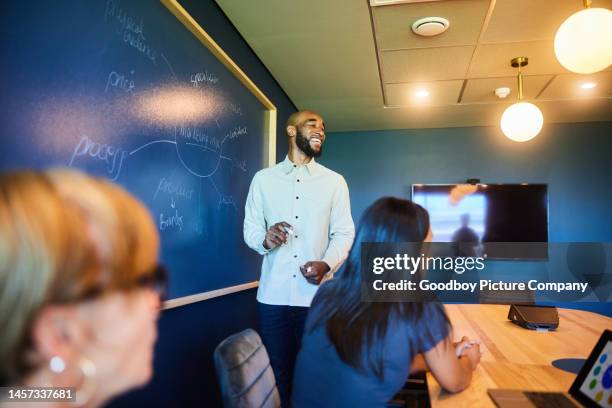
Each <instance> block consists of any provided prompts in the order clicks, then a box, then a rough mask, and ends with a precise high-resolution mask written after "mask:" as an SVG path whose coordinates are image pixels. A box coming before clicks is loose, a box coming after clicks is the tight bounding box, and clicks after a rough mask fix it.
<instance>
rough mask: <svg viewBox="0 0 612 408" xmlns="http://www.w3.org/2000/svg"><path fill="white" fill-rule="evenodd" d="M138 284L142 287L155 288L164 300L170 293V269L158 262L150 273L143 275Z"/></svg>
mask: <svg viewBox="0 0 612 408" xmlns="http://www.w3.org/2000/svg"><path fill="white" fill-rule="evenodd" d="M136 285H137V286H138V287H140V288H149V289H153V290H154V291H155V293H157V295H158V296H159V300H161V301H164V300H166V297H167V295H168V271H167V270H166V268H165V267H164V266H163V265H160V264H158V265H157V266H156V267H155V268H154V269H153V270H152V271H151V272H150V273H147V274H146V275H143V276H141V277H140V278H139V279H138V280H137V282H136Z"/></svg>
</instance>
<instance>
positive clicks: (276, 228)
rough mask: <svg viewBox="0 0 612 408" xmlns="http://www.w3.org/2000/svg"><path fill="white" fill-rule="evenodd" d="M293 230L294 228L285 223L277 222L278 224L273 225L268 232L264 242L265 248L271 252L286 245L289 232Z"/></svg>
mask: <svg viewBox="0 0 612 408" xmlns="http://www.w3.org/2000/svg"><path fill="white" fill-rule="evenodd" d="M292 229H293V227H292V226H291V225H289V224H288V223H286V222H285V221H281V222H277V223H276V224H274V225H272V226H271V227H270V228H269V229H268V232H266V237H265V238H264V242H263V246H264V248H266V249H267V250H271V249H274V248H276V247H277V246H280V245H283V244H284V243H286V242H287V237H288V236H289V234H288V233H287V230H292Z"/></svg>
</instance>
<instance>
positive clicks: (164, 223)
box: [159, 208, 183, 231]
mask: <svg viewBox="0 0 612 408" xmlns="http://www.w3.org/2000/svg"><path fill="white" fill-rule="evenodd" d="M170 228H175V229H176V228H178V230H179V231H182V230H183V216H182V215H179V211H178V209H176V208H175V209H174V211H173V212H172V213H171V214H165V215H164V213H161V214H159V230H160V231H165V230H167V229H170Z"/></svg>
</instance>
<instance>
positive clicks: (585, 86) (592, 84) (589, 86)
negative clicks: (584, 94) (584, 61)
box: [580, 82, 597, 89]
mask: <svg viewBox="0 0 612 408" xmlns="http://www.w3.org/2000/svg"><path fill="white" fill-rule="evenodd" d="M596 86H597V84H596V83H595V82H584V83H582V84H580V87H581V88H582V89H593V88H595V87H596Z"/></svg>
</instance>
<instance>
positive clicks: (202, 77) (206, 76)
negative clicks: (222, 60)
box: [190, 71, 219, 88]
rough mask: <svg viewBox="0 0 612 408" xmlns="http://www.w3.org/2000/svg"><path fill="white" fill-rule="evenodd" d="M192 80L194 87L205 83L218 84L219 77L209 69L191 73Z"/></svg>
mask: <svg viewBox="0 0 612 408" xmlns="http://www.w3.org/2000/svg"><path fill="white" fill-rule="evenodd" d="M190 82H191V84H192V85H193V86H194V87H196V88H199V87H200V86H201V85H202V84H203V83H210V84H212V85H216V84H217V83H218V82H219V78H217V77H216V76H215V75H214V74H212V73H210V72H208V71H203V72H196V73H193V74H191V78H190Z"/></svg>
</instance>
